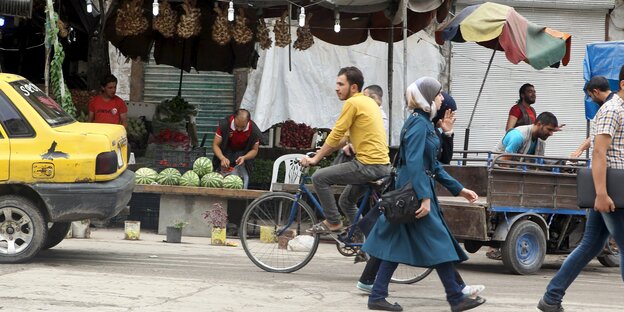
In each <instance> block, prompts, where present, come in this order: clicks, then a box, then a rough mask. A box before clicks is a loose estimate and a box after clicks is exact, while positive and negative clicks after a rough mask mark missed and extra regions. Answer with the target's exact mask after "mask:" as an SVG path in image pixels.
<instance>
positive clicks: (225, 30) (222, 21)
mask: <svg viewBox="0 0 624 312" xmlns="http://www.w3.org/2000/svg"><path fill="white" fill-rule="evenodd" d="M214 11H215V12H217V18H216V19H215V22H214V24H213V25H212V40H214V41H215V42H216V43H218V44H219V45H226V44H228V43H229V42H230V40H232V33H231V31H230V26H229V25H228V20H227V13H226V11H225V10H222V9H221V8H220V7H215V8H214Z"/></svg>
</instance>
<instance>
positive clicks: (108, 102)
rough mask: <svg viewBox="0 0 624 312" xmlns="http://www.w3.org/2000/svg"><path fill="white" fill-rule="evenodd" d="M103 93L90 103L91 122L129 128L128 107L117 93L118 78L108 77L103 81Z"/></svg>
mask: <svg viewBox="0 0 624 312" xmlns="http://www.w3.org/2000/svg"><path fill="white" fill-rule="evenodd" d="M101 85H102V93H101V94H100V95H96V96H95V97H93V99H91V102H89V122H96V123H111V124H117V125H122V126H124V127H127V126H128V106H126V102H124V101H123V100H122V99H121V98H119V97H118V96H117V95H115V93H116V92H117V77H115V76H113V75H108V76H106V77H104V79H102V82H101Z"/></svg>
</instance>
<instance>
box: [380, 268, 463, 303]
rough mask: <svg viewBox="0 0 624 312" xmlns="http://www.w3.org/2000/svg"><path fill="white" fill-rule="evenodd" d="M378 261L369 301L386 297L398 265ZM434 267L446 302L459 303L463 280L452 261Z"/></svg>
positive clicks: (461, 297)
mask: <svg viewBox="0 0 624 312" xmlns="http://www.w3.org/2000/svg"><path fill="white" fill-rule="evenodd" d="M379 261H380V262H381V263H380V264H379V271H378V273H377V278H376V279H375V283H374V284H373V290H372V291H371V294H370V295H369V296H368V302H369V303H370V302H375V301H379V300H383V299H386V298H387V297H388V285H389V284H390V279H391V278H392V274H394V271H395V270H396V268H397V266H398V263H396V262H390V261H385V260H379ZM435 269H436V272H437V273H438V277H439V278H440V281H441V282H442V285H444V291H445V292H446V300H447V301H448V303H449V304H450V305H452V306H453V305H457V304H459V303H460V302H461V301H462V299H463V298H464V294H463V293H462V289H463V288H464V286H465V285H463V280H462V279H461V276H460V275H459V273H458V272H457V270H456V269H455V265H454V264H453V262H445V263H440V264H438V265H436V266H435Z"/></svg>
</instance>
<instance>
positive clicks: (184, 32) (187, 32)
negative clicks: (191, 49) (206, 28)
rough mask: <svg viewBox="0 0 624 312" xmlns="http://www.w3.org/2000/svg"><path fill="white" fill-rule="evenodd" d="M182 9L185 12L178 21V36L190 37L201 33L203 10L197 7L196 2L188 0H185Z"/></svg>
mask: <svg viewBox="0 0 624 312" xmlns="http://www.w3.org/2000/svg"><path fill="white" fill-rule="evenodd" d="M182 9H184V13H185V14H182V16H180V22H179V23H178V36H179V37H180V38H184V39H188V38H190V37H193V36H197V35H199V33H200V32H201V20H200V18H201V12H200V10H199V9H198V8H196V7H195V4H194V3H193V4H191V3H190V2H189V1H188V0H184V3H182Z"/></svg>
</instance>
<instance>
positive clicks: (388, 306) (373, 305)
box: [368, 299, 403, 311]
mask: <svg viewBox="0 0 624 312" xmlns="http://www.w3.org/2000/svg"><path fill="white" fill-rule="evenodd" d="M368 309H369V310H381V311H403V307H401V306H400V305H399V304H398V303H396V302H395V303H394V304H392V303H390V302H388V301H386V299H381V300H377V301H373V302H369V303H368Z"/></svg>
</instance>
